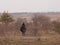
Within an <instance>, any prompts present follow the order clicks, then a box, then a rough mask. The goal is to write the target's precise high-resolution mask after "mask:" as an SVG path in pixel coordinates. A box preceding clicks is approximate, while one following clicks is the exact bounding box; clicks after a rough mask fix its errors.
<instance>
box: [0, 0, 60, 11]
mask: <svg viewBox="0 0 60 45" xmlns="http://www.w3.org/2000/svg"><path fill="white" fill-rule="evenodd" d="M4 10H5V11H6V10H8V11H9V12H56V11H57V12H60V0H0V12H3V11H4Z"/></svg>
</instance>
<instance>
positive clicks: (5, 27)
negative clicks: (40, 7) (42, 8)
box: [0, 12, 60, 36]
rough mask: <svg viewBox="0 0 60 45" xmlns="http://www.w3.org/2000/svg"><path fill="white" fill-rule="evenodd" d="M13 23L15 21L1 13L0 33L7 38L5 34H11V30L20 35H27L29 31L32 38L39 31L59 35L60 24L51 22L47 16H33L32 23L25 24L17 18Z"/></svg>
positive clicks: (6, 14)
mask: <svg viewBox="0 0 60 45" xmlns="http://www.w3.org/2000/svg"><path fill="white" fill-rule="evenodd" d="M14 21H15V20H14V19H13V17H12V16H11V15H10V14H9V13H8V12H7V13H6V12H3V13H2V15H1V16H0V22H1V24H0V32H2V33H3V34H4V35H5V36H7V33H6V32H8V31H9V32H10V31H11V32H13V30H14V31H16V33H18V32H19V31H20V32H21V33H22V35H25V34H26V32H27V33H29V31H30V33H31V34H33V35H34V36H37V35H38V33H40V32H41V31H45V32H46V33H49V31H55V32H57V33H59V34H60V22H59V21H51V20H50V18H49V17H48V16H44V15H37V14H35V15H34V17H33V18H32V21H33V22H32V23H27V22H26V20H25V22H23V19H21V18H18V19H17V21H16V22H14ZM12 22H14V23H12ZM9 26H10V27H9ZM20 32H19V33H20ZM15 35H16V34H15Z"/></svg>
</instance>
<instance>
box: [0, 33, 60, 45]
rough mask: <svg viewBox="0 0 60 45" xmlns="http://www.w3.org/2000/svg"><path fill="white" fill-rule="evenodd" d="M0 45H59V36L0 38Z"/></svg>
mask: <svg viewBox="0 0 60 45" xmlns="http://www.w3.org/2000/svg"><path fill="white" fill-rule="evenodd" d="M0 45H60V35H58V34H54V35H49V34H48V35H44V36H36V37H34V36H12V37H11V36H10V37H7V38H6V37H0Z"/></svg>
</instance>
